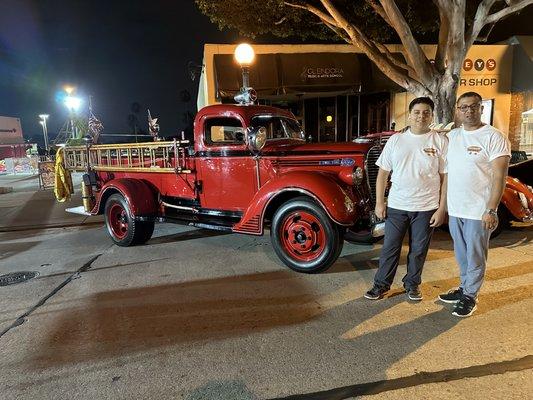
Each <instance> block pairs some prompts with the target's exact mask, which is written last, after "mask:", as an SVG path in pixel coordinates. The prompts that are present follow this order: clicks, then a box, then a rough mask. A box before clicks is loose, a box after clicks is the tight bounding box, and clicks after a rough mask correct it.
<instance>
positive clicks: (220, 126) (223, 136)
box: [205, 117, 244, 144]
mask: <svg viewBox="0 0 533 400" xmlns="http://www.w3.org/2000/svg"><path fill="white" fill-rule="evenodd" d="M205 139H206V142H207V143H208V144H241V143H244V128H243V127H242V124H241V121H239V120H238V119H237V118H230V117H221V118H209V119H208V120H206V122H205Z"/></svg>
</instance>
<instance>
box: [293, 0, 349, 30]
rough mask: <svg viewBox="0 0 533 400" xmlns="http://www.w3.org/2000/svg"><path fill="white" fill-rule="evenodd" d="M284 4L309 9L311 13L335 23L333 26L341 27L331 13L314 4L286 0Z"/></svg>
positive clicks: (331, 23)
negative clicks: (328, 13)
mask: <svg viewBox="0 0 533 400" xmlns="http://www.w3.org/2000/svg"><path fill="white" fill-rule="evenodd" d="M284 4H285V5H287V6H289V7H293V8H300V9H302V10H307V11H309V12H310V13H312V14H315V15H316V16H317V17H318V18H320V19H321V20H322V21H324V22H326V23H327V24H329V25H333V26H336V27H338V28H340V27H339V26H338V25H337V23H336V21H335V19H333V18H331V17H330V16H329V15H327V14H326V13H324V12H323V11H320V10H319V9H318V8H316V7H314V6H312V5H311V4H308V3H304V4H294V3H289V2H288V1H285V2H284Z"/></svg>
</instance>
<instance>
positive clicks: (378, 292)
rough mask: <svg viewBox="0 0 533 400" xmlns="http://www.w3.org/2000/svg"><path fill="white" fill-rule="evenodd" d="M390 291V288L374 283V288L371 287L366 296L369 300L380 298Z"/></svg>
mask: <svg viewBox="0 0 533 400" xmlns="http://www.w3.org/2000/svg"><path fill="white" fill-rule="evenodd" d="M388 291H389V289H386V288H382V287H379V286H376V285H374V287H372V289H370V290H369V291H368V292H366V293H365V298H367V299H369V300H379V299H381V298H382V297H383V295H384V294H385V293H387V292H388Z"/></svg>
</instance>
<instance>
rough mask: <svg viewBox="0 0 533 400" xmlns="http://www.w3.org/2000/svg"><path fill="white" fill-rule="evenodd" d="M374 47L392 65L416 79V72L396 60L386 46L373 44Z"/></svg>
mask: <svg viewBox="0 0 533 400" xmlns="http://www.w3.org/2000/svg"><path fill="white" fill-rule="evenodd" d="M374 45H375V46H376V47H377V48H378V50H379V51H381V53H383V54H384V55H385V56H386V57H387V59H388V60H389V61H390V62H391V63H392V64H394V65H396V66H397V67H399V68H402V69H405V70H407V72H408V73H409V74H410V75H411V76H412V77H414V78H418V79H419V77H418V75H417V74H416V71H415V70H414V69H413V67H410V66H409V65H407V64H406V63H403V62H401V61H400V60H398V59H397V58H396V57H394V55H393V54H392V53H391V52H390V51H389V49H387V46H385V45H383V44H381V43H378V42H374Z"/></svg>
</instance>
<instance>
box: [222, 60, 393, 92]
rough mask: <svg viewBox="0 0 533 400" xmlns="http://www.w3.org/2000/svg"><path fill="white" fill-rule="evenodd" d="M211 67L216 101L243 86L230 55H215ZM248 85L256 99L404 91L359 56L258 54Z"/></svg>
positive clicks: (251, 69)
mask: <svg viewBox="0 0 533 400" xmlns="http://www.w3.org/2000/svg"><path fill="white" fill-rule="evenodd" d="M214 66H215V82H216V96H217V98H218V99H221V98H228V97H233V96H234V95H235V94H236V93H237V92H238V91H239V88H240V86H241V84H242V74H241V70H240V68H239V66H238V65H237V64H236V63H235V61H234V59H233V55H230V54H216V55H215V56H214ZM250 85H251V86H252V87H253V88H254V89H255V90H256V91H257V93H258V95H259V97H261V96H272V95H284V94H309V93H324V92H337V93H338V92H346V93H359V92H361V93H370V92H376V91H387V90H390V91H400V90H403V89H402V88H401V87H400V86H398V85H397V84H396V83H394V82H393V81H391V80H390V79H389V78H388V77H386V76H385V75H384V74H383V73H382V72H381V71H380V70H379V69H378V68H377V67H376V66H375V65H374V64H373V63H372V62H371V61H370V60H369V59H368V57H367V56H366V55H364V54H360V53H296V54H285V53H276V54H258V55H256V59H255V62H254V64H253V66H252V67H251V68H250Z"/></svg>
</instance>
